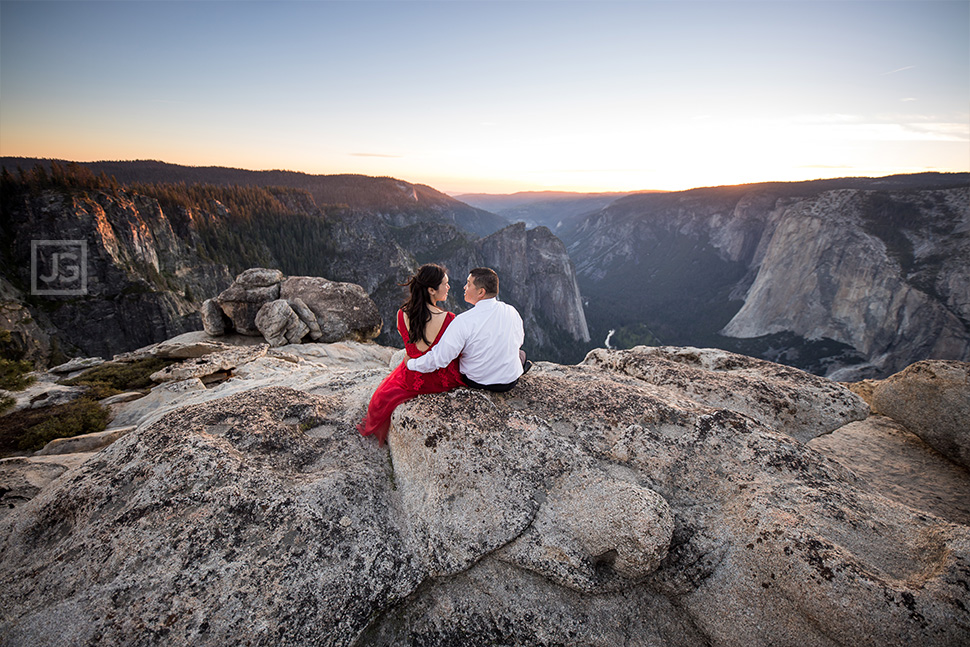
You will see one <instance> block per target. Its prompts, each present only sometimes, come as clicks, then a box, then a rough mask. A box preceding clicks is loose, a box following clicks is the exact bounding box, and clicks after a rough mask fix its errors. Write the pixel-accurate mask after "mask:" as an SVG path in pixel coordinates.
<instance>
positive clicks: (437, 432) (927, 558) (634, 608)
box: [0, 342, 970, 647]
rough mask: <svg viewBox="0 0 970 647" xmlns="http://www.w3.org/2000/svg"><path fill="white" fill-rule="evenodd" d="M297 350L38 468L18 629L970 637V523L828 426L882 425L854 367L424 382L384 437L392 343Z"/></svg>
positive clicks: (652, 368)
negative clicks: (366, 419) (97, 445)
mask: <svg viewBox="0 0 970 647" xmlns="http://www.w3.org/2000/svg"><path fill="white" fill-rule="evenodd" d="M195 347H198V345H197V344H196V346H195ZM273 350H274V351H276V353H277V354H276V355H272V356H271V355H270V354H269V353H264V354H260V353H257V354H255V355H254V356H253V357H252V358H251V359H250V360H248V361H247V362H246V363H243V364H241V365H239V366H236V367H235V369H234V371H233V376H232V377H230V378H229V379H227V380H225V381H222V382H220V383H218V384H214V385H211V386H210V387H209V388H206V387H205V386H204V385H203V384H202V383H201V382H198V380H197V379H196V382H198V384H196V385H195V386H194V387H193V388H187V389H184V390H182V391H181V392H179V390H178V389H175V388H173V387H175V386H176V385H177V384H181V383H180V382H175V383H167V384H163V385H160V386H158V387H156V388H155V389H154V390H153V392H152V395H149V396H146V398H145V399H148V398H151V397H153V396H154V394H155V393H156V392H159V393H161V391H162V390H165V392H166V393H167V395H166V396H165V398H157V399H156V404H155V406H154V407H145V406H141V407H139V405H138V402H139V401H138V400H135V401H133V402H127V403H124V404H123V405H121V406H122V407H123V409H121V410H119V418H120V417H121V414H122V413H123V412H124V411H127V415H125V416H124V421H125V423H126V424H128V425H133V426H135V427H136V428H135V429H134V430H132V431H129V432H128V433H126V434H125V435H123V436H122V437H121V438H120V439H119V440H116V441H115V442H114V443H113V444H111V445H110V446H108V447H107V448H105V449H103V450H101V451H100V452H98V453H94V454H91V455H90V456H89V457H88V458H87V459H86V460H83V461H76V462H75V463H74V464H73V466H72V465H71V464H70V463H68V462H66V461H67V459H64V458H61V459H60V460H62V461H65V462H63V463H62V465H63V466H62V467H58V468H57V469H59V470H62V471H63V470H64V469H67V471H64V472H63V473H62V474H61V475H60V476H59V477H58V478H55V479H53V480H51V479H47V480H48V481H49V482H47V483H46V484H43V485H41V486H40V487H39V488H37V489H35V490H33V491H31V490H29V489H28V488H24V487H20V489H19V490H18V492H19V493H20V496H21V497H22V498H23V499H29V500H26V501H20V502H18V504H17V505H16V506H15V507H13V508H11V509H10V510H9V511H8V512H7V514H6V515H5V516H4V517H3V518H2V519H0V603H2V604H0V609H2V612H0V613H2V615H0V634H2V635H3V636H4V641H5V644H9V645H36V644H46V645H75V644H79V643H80V644H87V643H94V642H97V643H98V644H100V645H129V644H133V643H137V644H144V645H224V644H229V643H233V644H234V643H237V642H240V641H244V642H247V643H248V644H252V645H283V646H286V645H294V646H295V645H307V644H315V645H347V646H351V645H402V644H422V645H429V646H440V647H444V646H446V645H456V644H506V645H512V644H514V645H525V646H529V645H564V644H584V645H601V646H603V647H607V646H612V645H618V644H652V645H660V646H664V647H666V646H670V647H673V646H683V647H687V646H689V645H699V644H707V645H715V646H722V645H723V646H728V645H732V646H733V645H759V646H761V645H763V646H776V645H792V646H794V645H819V646H821V645H845V646H849V645H852V646H856V645H871V646H872V647H875V646H877V645H878V646H880V647H881V646H885V645H890V646H893V645H899V646H903V645H912V644H919V645H941V646H942V645H959V644H965V643H966V642H967V641H968V640H970V629H968V627H970V612H968V610H967V608H966V606H965V605H964V604H963V603H962V601H963V600H965V599H966V585H967V582H966V577H967V573H968V569H970V526H967V525H965V522H964V521H963V520H962V519H963V517H961V513H959V512H958V513H956V514H953V515H950V516H946V517H944V516H939V515H937V514H935V513H933V512H931V511H928V510H926V509H921V508H920V504H919V501H920V498H919V497H909V498H907V497H906V493H905V492H899V491H893V492H891V493H887V494H886V495H885V496H884V491H885V490H884V488H885V484H884V481H881V480H879V479H869V480H867V479H864V478H862V477H860V476H859V475H857V474H856V473H855V471H854V470H850V469H847V468H846V467H845V466H844V464H843V462H842V461H843V460H845V461H846V463H845V464H852V461H854V460H857V459H858V454H859V453H860V452H858V451H857V450H856V451H852V452H850V453H849V455H846V456H842V455H840V450H839V448H840V447H849V446H850V445H849V444H846V443H845V442H844V443H843V444H842V445H839V444H838V443H830V444H829V445H828V446H827V447H825V451H824V453H823V452H821V451H816V450H814V449H812V448H810V447H809V446H808V445H806V444H804V443H803V442H801V440H800V439H802V440H804V439H806V438H811V439H812V440H811V441H810V442H811V443H816V442H821V441H823V440H825V439H826V438H828V437H831V436H835V435H836V434H840V435H843V436H844V437H846V438H848V437H849V434H843V430H847V429H850V428H852V426H853V425H861V424H863V423H864V422H865V421H867V420H871V419H870V418H867V415H868V407H867V405H866V404H865V403H864V402H863V401H862V400H861V399H860V398H859V397H857V396H855V395H854V394H852V393H851V392H850V391H849V390H848V389H845V388H843V387H841V386H839V385H838V384H835V383H833V382H831V381H829V380H825V379H822V378H818V377H815V376H812V375H809V374H806V373H803V372H801V371H797V370H794V369H791V368H787V367H781V366H777V365H774V364H770V363H767V362H761V361H758V360H752V359H750V358H745V357H741V356H737V355H733V354H730V353H726V352H724V351H719V350H711V349H694V348H664V349H646V348H639V349H633V350H630V351H598V352H596V353H593V354H591V355H590V357H589V358H588V359H587V360H586V361H585V362H583V363H581V364H579V365H575V366H564V365H558V364H551V363H545V362H540V363H538V364H537V365H536V366H535V367H534V368H533V369H532V370H531V371H530V372H529V373H528V374H526V375H525V376H524V377H523V378H522V379H521V380H520V382H519V384H518V385H517V386H516V387H515V388H514V389H513V390H512V391H510V392H508V393H505V394H492V393H488V392H482V391H474V390H470V389H464V388H461V389H457V390H455V391H452V392H450V393H444V394H437V395H426V396H420V397H418V398H416V399H414V400H412V401H411V402H409V403H407V404H405V405H402V406H401V407H399V408H398V409H397V411H396V412H395V413H394V416H393V418H392V428H391V432H390V437H389V448H378V447H377V445H376V443H374V442H373V440H372V439H367V438H362V437H360V435H359V434H358V433H357V431H356V429H355V425H356V423H357V421H359V419H360V417H361V415H362V414H363V412H364V410H365V408H366V404H367V401H368V399H369V397H370V394H371V392H372V391H373V389H374V388H375V387H376V385H377V384H378V383H379V382H380V381H381V380H382V379H383V377H384V376H385V375H386V374H387V372H388V371H389V370H390V367H389V364H388V360H389V357H390V355H391V352H392V351H391V349H386V348H383V347H380V346H376V345H374V344H362V343H359V342H348V343H343V344H312V343H310V344H307V343H305V344H299V345H289V346H284V347H282V348H280V349H273ZM378 351H380V352H378ZM215 352H223V351H218V350H217V351H215ZM240 361H243V360H240ZM193 379H195V378H192V379H189V380H185V381H184V382H192V380H193ZM746 383H747V385H746ZM745 389H747V390H745ZM935 397H937V395H935V394H934V393H933V392H926V393H924V395H923V399H924V400H925V401H927V402H933V401H934V398H935ZM751 400H756V401H755V402H751ZM863 436H864V434H862V435H860V433H859V432H858V430H857V431H854V432H853V435H851V438H852V439H854V440H853V442H855V443H856V445H855V447H856V448H857V447H858V446H859V443H860V442H863V440H862V437H863ZM45 458H47V457H45ZM50 458H53V457H50ZM897 460H900V461H901V460H905V459H903V458H902V457H901V456H900V457H897ZM78 463H80V464H78ZM923 465H924V471H926V472H930V471H932V470H930V469H929V468H928V466H929V465H930V463H923ZM15 468H16V466H11V467H10V468H9V470H10V473H14V472H13V470H14V469H15ZM38 469H39V468H34V471H35V472H36V471H38ZM48 471H49V470H48ZM860 472H862V470H860ZM5 473H6V472H4V471H3V470H0V476H3V475H4V474H5ZM17 473H19V472H17ZM885 476H886V475H883V477H885ZM948 478H949V479H950V480H949V481H948V483H949V488H950V489H951V490H953V491H955V492H959V491H963V492H964V493H965V496H964V497H963V498H964V499H965V498H966V495H970V477H967V476H966V474H965V473H963V474H962V476H960V475H959V474H951V475H949V477H948ZM31 497H32V498H31ZM934 505H935V506H936V508H935V509H936V510H940V509H941V508H940V506H941V505H945V503H943V502H942V500H939V499H938V500H936V501H935V502H934Z"/></svg>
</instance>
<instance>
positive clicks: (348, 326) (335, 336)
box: [280, 276, 382, 342]
mask: <svg viewBox="0 0 970 647" xmlns="http://www.w3.org/2000/svg"><path fill="white" fill-rule="evenodd" d="M280 298H281V299H286V300H288V301H296V300H297V299H298V300H299V301H301V302H302V303H304V304H305V305H306V306H307V308H309V310H310V311H311V312H313V314H314V315H315V316H316V319H317V323H318V325H319V327H320V337H319V341H321V342H335V341H340V340H341V339H353V340H356V341H366V340H368V339H373V338H375V337H377V335H379V334H380V332H381V325H382V321H381V315H380V313H379V312H378V311H377V306H376V305H375V304H374V302H373V301H372V300H371V298H370V297H369V296H368V295H367V292H365V291H364V288H362V287H360V286H359V285H357V284H356V283H341V282H338V281H330V280H327V279H325V278H321V277H318V276H291V277H289V278H288V279H286V280H285V281H283V284H282V286H281V288H280Z"/></svg>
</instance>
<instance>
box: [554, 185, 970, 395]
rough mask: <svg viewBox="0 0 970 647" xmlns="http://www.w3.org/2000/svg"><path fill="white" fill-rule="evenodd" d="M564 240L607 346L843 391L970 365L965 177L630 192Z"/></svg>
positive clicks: (595, 331)
mask: <svg viewBox="0 0 970 647" xmlns="http://www.w3.org/2000/svg"><path fill="white" fill-rule="evenodd" d="M558 234H559V236H560V237H561V238H562V239H563V241H564V242H565V243H566V244H567V247H568V249H569V254H570V257H571V258H572V260H573V263H574V264H575V267H576V272H577V276H578V280H579V284H580V289H581V291H582V293H583V296H584V299H585V302H586V314H587V320H588V323H589V328H590V335H591V336H592V338H593V339H594V341H595V342H598V343H600V344H603V343H605V342H606V340H607V338H608V336H609V337H610V342H611V343H612V344H614V345H617V346H619V347H630V346H633V345H636V344H650V345H655V344H670V345H695V346H714V347H719V348H724V349H727V350H733V351H736V352H741V353H744V354H748V355H754V356H757V357H763V358H766V359H771V360H773V361H778V362H781V363H786V364H791V365H794V366H798V367H801V368H805V369H807V370H810V371H813V372H816V373H819V374H825V375H830V376H836V377H839V378H840V379H859V378H863V377H884V376H886V375H888V374H891V373H893V372H895V371H898V370H900V369H901V368H903V367H905V366H907V365H908V364H910V363H912V362H913V361H916V360H919V359H928V358H933V359H959V360H964V361H966V360H968V359H970V174H967V173H960V174H938V173H923V174H916V175H900V176H892V177H885V178H843V179H834V180H819V181H814V182H792V183H784V182H772V183H762V184H750V185H741V186H725V187H712V188H702V189H694V190H691V191H682V192H676V193H664V194H639V195H631V196H627V197H625V198H621V199H618V200H616V201H614V202H612V203H611V204H609V205H608V206H606V207H604V208H603V209H600V210H598V211H595V212H591V213H589V214H586V215H585V216H582V217H580V218H577V219H574V220H573V221H572V222H571V224H570V225H569V226H568V227H566V228H564V229H561V230H559V232H558ZM611 333H612V336H610V335H611Z"/></svg>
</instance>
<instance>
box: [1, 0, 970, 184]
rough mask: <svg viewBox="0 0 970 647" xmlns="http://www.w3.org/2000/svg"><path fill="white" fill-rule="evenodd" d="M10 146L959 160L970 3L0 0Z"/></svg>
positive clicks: (317, 166)
mask: <svg viewBox="0 0 970 647" xmlns="http://www.w3.org/2000/svg"><path fill="white" fill-rule="evenodd" d="M0 155H17V156H30V157H55V158H62V159H71V160H78V161H90V160H103V159H158V160H163V161H167V162H173V163H179V164H188V165H196V166H203V165H220V166H235V167H240V168H251V169H274V168H282V169H289V170H297V171H304V172H307V173H344V172H352V173H364V174H368V175H390V176H394V177H398V178H401V179H404V180H408V181H411V182H420V183H425V184H430V185H432V186H434V187H436V188H438V189H440V190H443V191H448V192H451V193H460V192H466V191H489V192H512V191H517V190H526V189H546V188H556V189H573V190H581V191H582V190H636V189H683V188H689V187H692V186H701V185H711V184H730V183H737V182H755V181H767V180H799V179H811V178H818V177H836V176H846V175H888V174H892V173H902V172H919V171H924V170H940V171H970V2H967V1H958V2H934V1H921V2H896V1H879V2H865V1H842V2H818V1H813V2H798V1H795V2H782V1H775V2H734V1H721V2H689V1H688V2H636V1H630V2H557V1H546V2H494V1H493V2H461V1H455V2H409V1H400V2H360V1H358V2H312V1H307V2H214V1H209V2H206V1H203V2H47V1H32V2H11V1H6V0H4V1H3V2H0Z"/></svg>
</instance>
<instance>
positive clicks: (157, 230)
mask: <svg viewBox="0 0 970 647" xmlns="http://www.w3.org/2000/svg"><path fill="white" fill-rule="evenodd" d="M5 168H6V167H5ZM124 168H129V167H127V166H124ZM124 168H122V169H121V170H124ZM134 168H138V167H137V166H136V167H134ZM151 168H153V169H154V167H151ZM49 169H50V170H49V171H48V170H44V167H43V166H39V167H35V169H34V170H33V171H30V172H26V173H20V175H19V176H15V175H13V174H11V173H7V172H6V171H5V173H4V199H3V227H2V238H0V243H2V244H0V267H2V271H3V279H4V282H3V284H2V285H3V286H5V287H4V290H3V294H4V303H5V305H4V309H3V315H4V316H3V318H2V321H3V322H5V323H4V327H5V329H6V330H10V331H12V332H13V333H14V336H15V337H16V340H15V341H16V343H17V344H18V348H17V349H16V350H17V353H18V354H20V355H23V356H28V355H29V356H30V358H31V359H33V360H35V361H37V362H38V363H39V365H45V366H46V365H47V364H48V363H49V362H50V360H51V358H52V357H55V358H57V360H58V361H59V360H61V359H63V358H64V357H65V356H74V355H89V356H90V355H98V356H102V357H110V356H111V355H112V354H116V353H119V352H122V351H126V350H131V349H133V348H137V347H139V346H144V345H146V344H149V343H153V342H158V341H161V340H163V339H166V338H169V337H172V336H174V335H176V334H179V333H181V332H185V331H189V330H199V329H201V328H202V324H201V320H200V318H199V314H198V310H199V307H200V304H201V302H202V301H203V300H204V299H206V298H208V297H213V296H216V295H217V294H219V293H221V292H222V291H223V290H225V289H226V288H227V287H228V286H229V284H230V283H231V282H232V279H233V277H234V276H236V275H239V274H240V273H242V272H243V271H244V270H247V269H249V268H253V267H263V268H273V269H276V270H280V271H282V272H285V273H286V274H287V275H300V276H316V277H327V278H328V279H331V280H333V281H338V282H349V283H354V284H357V285H360V286H362V287H363V288H364V290H365V291H366V292H367V294H368V295H369V296H370V297H371V298H372V299H373V300H374V302H375V303H376V304H377V307H378V311H379V313H380V316H381V318H382V319H383V321H384V322H385V323H384V326H383V328H382V330H381V331H380V334H379V337H378V341H379V342H381V343H384V344H389V345H399V344H400V343H401V342H400V339H399V336H398V335H397V332H396V330H395V328H394V324H393V322H394V321H395V312H396V310H397V309H398V307H399V306H400V304H401V302H402V301H403V298H404V292H403V290H402V288H401V287H400V285H399V284H400V283H401V282H402V281H403V280H404V279H406V277H407V276H408V275H409V274H411V273H412V272H413V271H414V269H415V268H416V267H417V266H418V265H419V264H420V263H422V262H428V261H434V262H445V263H446V264H448V265H449V266H450V268H451V270H452V275H453V277H454V279H455V281H460V280H463V279H464V276H465V274H466V273H467V271H468V270H469V269H471V268H472V267H475V266H476V265H483V264H484V265H489V266H492V267H494V268H495V269H496V270H497V271H498V272H499V274H500V276H502V277H503V279H504V283H503V286H504V287H505V289H504V290H503V295H502V297H503V298H505V299H507V300H508V301H509V302H511V303H512V304H513V305H515V306H516V307H517V308H518V309H519V310H520V311H521V312H523V315H524V317H525V319H526V321H527V336H526V348H527V350H528V351H529V352H530V354H532V355H534V356H536V357H542V358H547V359H559V360H572V361H576V360H577V359H579V358H581V357H582V353H583V352H584V351H585V346H584V344H585V342H587V341H588V340H589V336H588V332H587V331H586V322H585V317H584V313H583V307H582V303H581V301H580V299H579V294H578V288H577V287H576V282H575V274H574V272H573V269H572V265H571V264H570V262H569V258H568V255H567V254H566V251H565V247H564V246H563V245H562V243H561V242H560V241H559V240H558V239H556V238H555V237H554V236H552V235H551V234H550V233H549V232H548V230H541V231H530V232H526V231H525V230H524V229H521V228H512V229H506V230H502V231H498V232H495V233H492V234H490V235H489V236H486V237H485V238H478V237H476V236H475V234H474V232H473V231H471V230H464V229H462V228H461V226H468V227H471V228H472V229H475V228H478V229H481V228H482V227H484V228H485V229H488V230H492V229H494V225H495V223H496V222H498V221H501V219H498V218H497V217H493V216H491V214H487V215H488V216H489V218H485V216H483V215H482V214H484V213H485V212H480V211H478V210H474V209H472V208H471V207H467V205H461V203H457V202H455V201H453V200H450V199H447V200H446V196H441V195H440V194H437V193H434V192H431V193H429V191H431V190H430V189H428V191H425V190H424V189H422V188H421V187H415V186H413V185H408V184H407V183H402V182H398V181H395V180H391V179H389V178H362V177H357V176H352V177H351V176H347V177H345V176H326V177H323V176H321V177H317V176H302V174H286V173H282V172H279V173H275V174H274V173H268V174H257V173H255V172H242V171H239V172H235V171H233V170H232V169H223V171H225V172H226V173H230V171H233V172H235V173H236V174H235V175H233V174H232V173H230V176H228V179H227V178H223V179H224V180H226V181H229V180H231V179H234V178H236V175H239V173H243V176H241V178H242V179H246V178H249V180H251V181H253V182H256V181H257V180H258V181H259V182H264V183H265V182H267V181H268V180H267V178H275V179H280V180H288V181H291V183H298V182H297V180H300V181H303V182H304V183H309V185H310V187H311V188H313V189H314V190H317V191H322V192H323V193H322V194H321V195H322V196H323V198H319V199H328V200H331V201H333V200H344V199H346V200H357V201H358V204H356V205H347V204H339V205H335V204H333V203H332V202H328V203H325V204H318V202H317V199H318V198H315V197H314V194H312V193H310V191H309V190H308V189H302V188H292V187H272V188H260V187H258V186H219V185H186V184H130V185H120V184H119V183H118V182H117V181H116V180H115V179H113V178H108V177H107V176H101V177H96V176H94V175H93V174H92V173H91V172H89V171H87V170H86V169H85V168H83V167H80V166H77V165H74V166H67V167H62V166H59V165H57V164H56V163H54V164H53V165H49ZM155 170H158V169H155ZM179 170H185V169H182V167H171V166H170V165H162V171H164V172H165V173H173V172H177V171H179ZM202 171H207V172H209V173H212V172H214V171H213V170H211V169H209V170H205V169H203V170H202ZM246 173H248V175H247V174H246ZM203 176H206V175H205V174H203ZM134 177H135V178H136V179H137V177H140V176H138V175H137V174H135V176H134ZM146 177H147V176H146ZM150 177H157V176H150ZM162 177H166V178H167V177H169V176H168V175H163V176H162ZM190 177H193V176H191V174H190ZM219 177H221V176H219ZM129 179H130V178H129ZM311 180H312V181H311ZM432 193H434V194H433V195H432ZM405 194H406V195H405ZM449 201H450V202H449ZM455 205H457V206H455ZM486 222H487V223H489V224H487V225H486V224H485V223H486ZM460 225H461V226H460ZM38 240H51V241H57V240H75V241H84V244H86V248H87V249H86V251H87V263H86V267H85V269H86V293H84V294H73V295H47V294H45V295H38V294H34V293H32V292H33V290H32V289H31V287H32V286H31V280H32V272H33V271H36V268H33V267H32V265H31V261H32V259H33V256H34V249H33V247H32V244H33V242H34V241H38ZM509 249H514V254H513V253H508V250H509ZM459 300H460V294H459V295H458V300H454V299H453V300H452V302H450V303H449V304H448V305H449V307H450V308H451V309H453V310H459V311H460V310H461V309H462V308H463V307H464V304H461V303H459V302H458V301H459ZM25 322H33V323H34V324H35V325H34V326H31V325H28V323H25ZM560 342H563V343H560Z"/></svg>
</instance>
